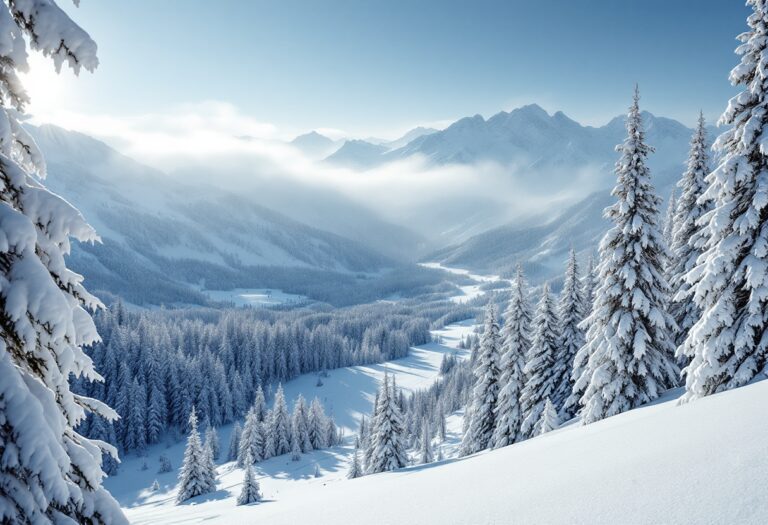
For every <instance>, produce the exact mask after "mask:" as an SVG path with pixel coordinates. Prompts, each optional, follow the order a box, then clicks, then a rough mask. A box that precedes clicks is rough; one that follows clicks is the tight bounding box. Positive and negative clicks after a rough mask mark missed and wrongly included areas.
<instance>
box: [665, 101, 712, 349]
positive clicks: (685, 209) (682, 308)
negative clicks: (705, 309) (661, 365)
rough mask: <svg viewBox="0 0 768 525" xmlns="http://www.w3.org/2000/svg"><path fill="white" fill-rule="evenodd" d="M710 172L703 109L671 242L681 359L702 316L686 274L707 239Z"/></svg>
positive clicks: (680, 184) (673, 304) (673, 307)
mask: <svg viewBox="0 0 768 525" xmlns="http://www.w3.org/2000/svg"><path fill="white" fill-rule="evenodd" d="M708 173H709V158H708V155H707V131H706V122H705V120H704V114H703V113H699V121H698V124H697V126H696V130H695V131H694V132H693V137H692V138H691V149H690V152H689V154H688V164H687V168H686V170H685V173H683V177H682V178H681V179H680V181H679V182H678V183H677V186H678V187H679V188H680V192H681V193H680V199H679V200H678V202H677V212H676V214H675V232H674V236H673V241H672V245H671V251H672V261H673V263H672V265H671V267H670V271H669V284H670V287H671V289H672V293H671V301H670V306H669V310H670V313H671V314H672V317H673V318H674V319H675V322H676V323H677V332H676V334H675V346H676V347H677V354H678V359H681V360H683V359H684V355H683V349H682V344H683V342H684V341H685V338H686V337H687V336H688V331H689V330H690V329H691V327H692V326H693V325H694V323H695V322H696V321H698V320H699V318H700V317H701V311H700V310H699V307H698V306H697V305H696V302H695V301H694V300H693V297H691V296H692V294H693V290H692V288H691V286H690V285H689V284H688V282H687V281H686V279H685V276H686V275H687V274H688V272H690V271H691V270H692V269H693V268H694V267H695V266H696V261H697V259H698V258H699V256H700V255H701V254H702V251H703V249H704V246H705V244H706V241H707V239H706V236H705V235H704V233H703V231H702V227H701V226H700V225H699V224H698V222H699V219H700V218H701V217H703V216H704V215H705V214H706V213H707V211H709V209H710V206H709V204H708V203H706V202H699V198H700V197H701V196H702V195H703V194H704V191H705V190H706V189H707V181H706V178H707V174H708Z"/></svg>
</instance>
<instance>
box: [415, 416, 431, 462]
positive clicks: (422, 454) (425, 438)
mask: <svg viewBox="0 0 768 525" xmlns="http://www.w3.org/2000/svg"><path fill="white" fill-rule="evenodd" d="M419 459H420V461H421V464H422V465H425V464H427V463H432V462H433V461H434V460H435V458H434V456H433V455H432V433H431V432H430V430H429V420H428V419H426V418H425V419H424V424H423V425H422V427H421V449H420V450H419Z"/></svg>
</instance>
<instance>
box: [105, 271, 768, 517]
mask: <svg viewBox="0 0 768 525" xmlns="http://www.w3.org/2000/svg"><path fill="white" fill-rule="evenodd" d="M475 278H476V280H477V282H478V283H480V282H483V281H486V280H488V279H490V280H494V279H495V278H493V277H488V278H485V277H482V276H475ZM465 293H468V294H473V293H474V291H473V289H471V288H467V289H466V290H465ZM457 299H458V298H457ZM472 329H473V324H472V321H466V322H463V323H458V324H455V325H451V326H449V327H446V328H445V329H443V330H440V331H438V332H437V333H436V334H435V335H436V336H439V340H440V343H439V344H438V343H430V344H427V345H424V346H421V347H417V348H415V349H413V351H412V353H411V355H410V356H409V357H407V358H404V359H400V360H397V361H393V362H390V363H388V364H386V365H375V366H359V367H350V368H343V369H339V370H332V371H330V373H329V377H327V378H323V382H324V384H323V385H322V386H320V387H318V386H316V382H317V377H316V376H315V375H306V376H301V377H299V378H297V379H296V380H293V381H290V382H289V383H287V384H286V385H285V392H286V396H287V398H288V399H289V400H292V399H293V398H295V396H297V395H298V394H299V393H301V394H303V395H304V396H305V397H307V398H312V397H314V396H315V395H317V396H319V397H320V398H321V399H322V401H323V402H324V404H325V405H326V407H327V408H328V409H329V410H330V411H332V412H333V414H334V416H335V417H336V420H337V422H338V423H339V424H340V426H342V427H343V428H344V429H345V430H346V431H347V436H348V438H347V440H346V443H345V445H343V446H339V447H335V448H332V449H328V450H320V451H314V452H312V453H309V454H305V455H302V457H301V460H300V461H298V462H292V461H290V458H289V456H287V455H286V456H280V457H276V458H272V459H270V460H267V461H263V462H260V463H258V464H257V467H256V470H257V473H258V475H259V483H260V485H261V490H262V493H263V495H264V498H265V500H264V501H263V502H262V503H260V504H258V505H252V506H244V507H238V506H236V505H235V499H236V497H237V495H238V494H239V492H240V488H241V484H242V480H243V471H242V470H240V469H237V468H236V467H235V465H234V464H233V463H224V464H222V465H220V466H219V467H218V478H217V479H218V485H217V487H218V490H217V491H216V492H214V493H213V494H209V495H207V496H201V497H198V498H193V499H192V500H190V501H188V502H186V503H184V504H181V505H175V485H176V475H177V473H176V471H174V472H170V473H166V474H157V473H156V470H157V460H158V456H159V455H160V454H165V455H167V456H168V457H169V458H170V459H171V462H172V464H173V465H174V467H178V465H179V464H180V461H181V456H182V454H183V446H184V445H183V443H176V444H173V445H171V446H169V447H165V446H163V445H158V446H155V447H152V448H151V449H150V450H149V451H148V454H147V456H146V457H135V456H130V457H127V458H125V459H124V463H123V464H122V465H121V467H120V473H119V474H118V475H117V476H115V477H112V478H109V479H108V480H107V482H106V486H107V488H108V489H110V490H111V491H112V492H113V494H114V495H115V496H116V497H117V499H118V501H119V502H120V503H121V505H122V506H123V507H124V508H125V510H126V513H127V515H128V517H129V519H130V520H131V522H132V523H136V524H142V523H143V524H158V525H160V524H165V523H175V524H186V523H210V524H219V523H220V524H230V523H272V524H296V523H310V522H311V523H317V524H325V523H328V524H331V523H370V524H394V523H399V524H410V523H413V524H420V525H422V524H425V525H426V524H432V523H434V524H441V525H442V524H469V523H471V524H475V523H477V524H499V523H547V524H560V523H562V524H574V523H584V524H590V525H592V524H615V523H621V524H635V523H637V524H646V523H669V524H676V525H677V524H696V525H699V524H720V523H739V524H759V523H764V517H765V514H766V512H767V511H768V492H766V491H765V490H764V484H765V483H764V482H765V479H766V478H765V476H766V472H768V442H767V441H766V440H765V436H766V435H768V421H767V420H766V418H765V417H764V412H765V410H764V409H765V399H768V381H758V382H755V383H753V384H751V385H748V386H746V387H743V388H741V389H737V390H732V391H729V392H725V393H722V394H717V395H714V396H711V397H708V398H705V399H702V400H698V401H696V402H693V403H689V404H685V405H679V404H678V401H677V398H678V397H679V396H680V394H681V391H680V390H672V391H669V392H667V393H666V394H665V395H664V396H662V398H660V399H659V400H657V401H656V402H654V403H653V404H650V405H647V406H644V407H641V408H639V409H636V410H632V411H629V412H626V413H624V414H621V415H619V416H615V417H611V418H608V419H605V420H603V421H600V422H597V423H594V424H591V425H588V426H582V425H580V424H579V422H578V421H571V422H569V423H566V424H565V425H563V426H562V427H561V428H559V429H557V430H555V431H553V432H551V433H549V434H546V435H544V436H540V437H536V438H533V439H531V440H528V441H525V442H523V443H519V444H515V445H512V446H510V447H507V448H504V449H500V450H496V451H487V452H482V453H479V454H476V455H474V456H470V457H467V458H462V459H456V458H455V455H456V451H457V445H458V443H459V441H460V438H461V426H462V423H461V413H456V414H454V415H453V416H451V417H449V418H448V433H447V440H446V442H445V443H443V444H441V445H440V446H441V447H442V451H443V453H444V455H445V456H446V457H449V458H451V459H446V460H444V461H442V462H436V463H433V464H430V465H426V466H424V465H421V466H412V467H408V468H405V469H402V470H400V471H396V472H390V473H383V474H376V475H370V476H365V477H363V478H359V479H355V480H348V479H346V472H347V469H348V466H349V461H350V459H351V454H352V433H353V431H354V430H355V429H356V427H357V425H358V422H359V418H360V416H361V415H362V414H367V413H369V411H370V408H371V403H372V400H373V396H374V392H375V388H376V386H377V384H378V382H379V381H381V379H382V376H383V374H384V371H385V370H387V371H388V372H389V373H390V374H392V375H394V376H395V377H396V380H397V384H398V386H400V387H402V388H403V389H405V390H406V391H413V390H414V389H418V388H424V387H427V386H428V385H429V384H431V382H432V381H433V380H434V379H435V378H436V377H437V374H438V368H439V363H440V360H441V359H442V356H443V355H444V354H445V353H447V352H453V351H454V350H455V349H456V347H457V346H458V342H459V341H460V339H461V338H462V337H463V336H465V335H466V334H468V333H469V332H470V331H472ZM459 356H460V357H461V358H466V357H467V353H466V351H459ZM230 431H231V428H224V429H221V431H220V439H221V443H222V446H223V448H224V449H226V443H227V442H228V440H229V432H230ZM144 463H146V464H147V467H148V468H147V469H142V465H143V464H144ZM315 468H318V470H319V472H320V476H319V477H315V476H314V472H315ZM155 479H157V480H158V482H159V485H160V489H159V490H157V491H154V492H153V491H152V490H150V486H151V485H152V482H153V480H155Z"/></svg>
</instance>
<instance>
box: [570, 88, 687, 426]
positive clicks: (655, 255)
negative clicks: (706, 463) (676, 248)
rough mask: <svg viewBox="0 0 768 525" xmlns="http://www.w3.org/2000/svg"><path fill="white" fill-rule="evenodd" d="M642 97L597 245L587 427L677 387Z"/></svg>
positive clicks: (583, 385)
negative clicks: (606, 224) (613, 200)
mask: <svg viewBox="0 0 768 525" xmlns="http://www.w3.org/2000/svg"><path fill="white" fill-rule="evenodd" d="M639 99H640V96H639V93H638V91H637V89H636V90H635V96H634V101H633V103H632V106H631V108H630V110H629V114H628V116H627V138H626V140H625V141H624V142H623V143H622V144H620V145H619V146H618V147H617V150H618V151H619V152H620V154H621V155H620V158H619V161H618V162H617V163H616V175H617V179H618V180H617V183H616V186H615V188H614V189H613V192H612V194H613V195H614V196H615V197H616V198H617V202H616V204H614V205H613V206H610V207H609V208H607V209H606V212H605V215H606V217H607V218H608V219H610V220H611V221H612V222H613V223H614V226H613V227H612V228H611V229H610V230H609V231H608V232H607V233H606V234H605V236H604V237H603V239H602V241H601V243H600V266H599V276H600V285H599V287H598V288H597V290H596V292H595V301H594V305H593V311H592V313H591V314H590V316H589V318H588V319H587V325H588V329H587V335H586V344H585V346H584V348H585V350H584V351H585V352H586V355H588V356H589V357H588V361H587V366H586V367H585V368H584V370H583V371H582V374H581V376H580V377H579V379H578V380H577V381H576V384H575V385H574V390H576V391H580V390H582V389H583V391H584V395H583V396H582V398H581V401H580V402H581V405H582V406H583V410H582V411H581V412H580V413H581V415H582V421H583V422H584V423H591V422H594V421H598V420H600V419H603V418H605V417H609V416H613V415H616V414H620V413H622V412H625V411H627V410H629V409H632V408H635V407H637V406H639V405H641V404H643V403H646V402H648V401H651V400H653V399H656V398H657V397H658V396H659V395H660V394H661V392H662V391H664V390H665V389H667V388H670V387H671V386H673V385H674V384H675V383H676V382H677V375H678V370H677V366H676V364H675V362H674V359H673V357H674V355H673V354H674V341H673V340H672V329H673V328H674V320H673V319H672V318H671V316H670V315H669V314H668V313H667V312H666V305H667V299H668V294H669V286H668V284H667V281H666V279H665V276H664V263H665V259H666V257H667V253H668V252H667V249H666V247H665V245H664V239H663V237H662V235H661V232H660V231H659V227H658V215H659V213H658V208H659V203H660V200H659V197H658V196H657V195H656V193H655V192H654V188H653V185H652V184H651V178H650V171H649V169H648V167H647V166H646V159H647V157H648V154H649V153H650V152H652V151H653V150H652V148H650V147H649V146H648V145H646V144H645V132H644V131H643V124H642V118H641V115H640V107H639Z"/></svg>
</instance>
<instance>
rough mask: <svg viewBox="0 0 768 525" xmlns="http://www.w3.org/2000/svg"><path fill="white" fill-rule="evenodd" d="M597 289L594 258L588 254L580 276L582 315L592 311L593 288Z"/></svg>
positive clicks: (585, 315) (586, 315)
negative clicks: (584, 267)
mask: <svg viewBox="0 0 768 525" xmlns="http://www.w3.org/2000/svg"><path fill="white" fill-rule="evenodd" d="M596 289H597V269H596V268H595V258H594V257H593V256H592V255H590V256H589V258H588V259H587V269H586V271H585V272H584V275H583V276H582V278H581V298H582V301H583V302H584V317H585V318H586V317H588V316H589V314H591V313H592V304H593V303H594V301H595V290H596Z"/></svg>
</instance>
